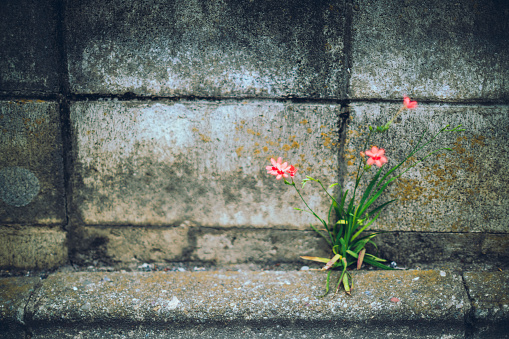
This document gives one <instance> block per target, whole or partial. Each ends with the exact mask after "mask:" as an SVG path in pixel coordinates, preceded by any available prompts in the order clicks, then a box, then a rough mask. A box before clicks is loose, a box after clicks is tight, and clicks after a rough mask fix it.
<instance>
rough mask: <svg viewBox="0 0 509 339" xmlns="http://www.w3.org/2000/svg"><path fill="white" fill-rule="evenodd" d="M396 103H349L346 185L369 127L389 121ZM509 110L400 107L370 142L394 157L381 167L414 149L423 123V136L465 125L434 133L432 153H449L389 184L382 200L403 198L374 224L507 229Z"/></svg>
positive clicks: (425, 228) (349, 186) (349, 184)
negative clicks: (455, 129) (387, 126)
mask: <svg viewBox="0 0 509 339" xmlns="http://www.w3.org/2000/svg"><path fill="white" fill-rule="evenodd" d="M399 107H400V106H399V105H396V104H376V103H355V104H352V105H351V120H350V122H349V126H348V130H347V132H346V133H347V139H346V140H345V149H344V153H343V158H344V159H345V161H347V171H348V175H347V176H346V179H345V187H346V189H350V190H352V189H353V186H354V183H355V173H356V171H357V166H358V164H359V157H360V156H359V152H360V151H361V150H363V147H364V143H365V138H366V136H367V134H368V132H369V130H368V126H369V125H372V126H378V125H382V124H385V123H386V122H388V121H389V120H390V119H391V118H392V116H393V115H394V114H395V113H396V111H397V110H398V108H399ZM508 110H509V107H508V106H504V105H500V106H476V105H472V106H470V105H468V106H467V105H446V104H442V105H434V104H420V105H419V106H418V107H417V109H415V110H406V111H404V112H403V113H401V115H400V116H399V117H398V118H397V119H396V121H395V123H393V124H392V126H391V128H390V129H389V130H388V131H387V132H386V133H384V134H375V135H374V136H373V137H372V138H371V140H370V143H369V146H371V145H377V146H378V147H381V148H384V149H385V154H386V156H387V159H388V160H389V162H388V163H387V164H386V165H384V166H385V167H386V168H387V169H386V170H385V171H387V170H388V169H389V168H391V167H393V166H395V165H397V164H398V163H399V162H400V161H402V160H403V159H404V158H405V157H406V156H407V155H408V153H410V151H411V150H412V149H413V148H414V147H415V145H417V142H418V140H419V137H420V136H421V135H422V134H423V132H424V131H425V130H426V129H427V130H428V134H426V136H425V138H424V139H423V140H429V138H430V137H431V136H432V135H435V134H436V133H438V131H439V130H440V129H441V128H442V127H444V126H446V125H448V124H449V125H450V128H452V127H456V126H457V125H459V124H462V125H463V126H462V127H463V128H465V129H466V131H464V132H455V133H445V134H444V135H443V137H439V138H438V139H436V142H433V143H432V144H430V146H429V148H427V149H428V150H429V151H433V150H435V149H439V148H443V147H450V148H452V151H450V152H449V151H441V152H439V153H437V154H435V155H432V156H431V157H429V158H427V159H426V160H425V161H424V162H423V163H421V164H419V165H417V166H416V167H414V168H412V169H410V170H409V171H408V172H406V173H405V174H404V175H403V176H402V177H401V178H400V179H398V180H397V181H395V182H393V183H392V184H391V186H389V188H388V189H387V190H386V191H385V192H384V193H383V195H382V198H381V199H380V201H379V204H381V203H382V202H384V201H388V200H391V199H398V201H397V202H395V203H394V204H392V205H391V206H389V207H388V208H387V209H386V210H385V212H383V213H382V214H381V216H380V218H379V219H378V220H377V221H376V224H373V226H372V228H374V229H382V230H387V231H399V230H404V231H424V232H492V233H508V232H509V228H508V225H507V222H506V221H507V218H508V211H509V200H508V197H509V186H508V183H509V176H508V174H507V173H508V172H509V171H508V168H507V163H508V161H507V160H509V158H508V154H509V140H508V135H509V120H508V119H507V117H508V116H509V114H508V113H509V111H508ZM369 146H368V147H369ZM426 154H428V152H425V151H423V152H420V153H417V154H416V155H415V156H414V157H413V159H411V160H412V161H416V160H419V159H422V158H423V157H424V156H425V155H426ZM376 170H377V168H376V166H374V167H373V168H372V169H371V170H370V171H369V173H367V174H366V175H367V176H365V179H363V180H366V179H367V180H369V179H370V178H371V177H372V175H374V173H375V172H376ZM385 171H384V172H382V173H386V172H385ZM396 173H398V172H396ZM364 182H367V181H364ZM361 192H363V190H361ZM377 205H378V204H377Z"/></svg>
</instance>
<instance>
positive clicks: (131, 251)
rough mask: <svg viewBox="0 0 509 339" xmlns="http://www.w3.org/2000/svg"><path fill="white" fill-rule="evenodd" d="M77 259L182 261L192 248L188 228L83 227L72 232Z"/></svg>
mask: <svg viewBox="0 0 509 339" xmlns="http://www.w3.org/2000/svg"><path fill="white" fill-rule="evenodd" d="M72 247H73V252H75V253H74V258H73V261H74V262H78V263H80V264H83V265H89V264H92V263H93V261H94V260H98V261H101V262H103V263H107V264H110V265H115V264H118V263H120V264H121V265H123V266H126V265H129V264H136V263H146V262H167V261H178V260H182V259H183V257H184V255H185V252H186V251H187V248H188V247H189V239H188V229H187V228H185V227H172V228H145V227H143V228H141V227H80V228H79V229H77V230H76V232H75V233H74V234H73V243H72Z"/></svg>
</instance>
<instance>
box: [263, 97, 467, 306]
mask: <svg viewBox="0 0 509 339" xmlns="http://www.w3.org/2000/svg"><path fill="white" fill-rule="evenodd" d="M416 107H417V102H416V101H411V100H410V98H409V97H407V96H405V97H404V98H403V106H402V107H401V108H400V109H399V110H398V111H397V112H396V114H395V115H394V116H393V117H392V119H391V120H389V121H388V122H387V123H386V124H385V125H382V126H378V127H375V128H373V127H371V126H369V133H368V135H367V137H366V141H365V144H364V148H363V150H365V151H361V152H360V155H361V160H360V163H359V165H358V168H357V175H356V178H355V186H354V189H353V192H349V190H346V191H344V192H343V189H342V188H341V187H340V190H339V195H338V197H337V198H336V197H334V196H333V195H332V194H331V193H329V191H328V189H330V188H332V187H334V186H336V185H338V183H335V184H332V185H330V186H329V187H328V188H325V186H324V185H323V183H322V182H321V181H320V180H319V179H315V178H312V177H310V176H306V178H305V179H303V180H302V188H304V186H305V185H306V183H308V182H309V181H313V182H315V183H317V184H318V185H320V187H321V189H322V190H323V191H324V192H325V194H326V195H327V196H328V198H329V199H330V201H331V203H330V207H329V211H328V215H327V218H326V219H324V218H321V217H320V216H318V215H317V214H316V213H315V212H314V211H313V210H312V209H311V207H309V205H308V204H307V202H306V200H305V199H304V198H303V196H302V194H301V192H300V191H299V188H298V187H297V185H296V184H295V181H294V180H293V179H294V177H295V175H296V173H297V169H296V168H295V167H294V166H293V165H289V164H288V163H287V162H283V160H282V158H281V157H280V158H278V159H277V160H275V159H271V166H267V168H266V169H267V171H268V172H267V173H269V174H272V175H275V176H276V179H277V180H280V179H283V181H284V183H285V184H286V185H290V186H293V187H294V188H295V190H296V191H297V194H298V195H299V197H300V198H301V200H302V201H303V202H304V205H305V206H306V209H300V208H295V209H296V210H298V211H302V212H306V213H310V214H311V215H313V216H314V217H316V218H317V219H318V220H319V221H320V224H321V226H319V227H320V228H318V227H316V226H314V225H313V224H311V228H313V230H315V231H316V232H317V233H318V234H319V235H320V236H322V237H323V238H324V239H325V240H326V241H327V244H328V245H329V247H330V249H331V252H332V254H331V255H332V258H321V257H310V256H302V257H301V258H303V259H306V260H312V261H317V262H320V263H324V264H325V266H324V267H323V268H322V269H321V270H323V271H328V272H327V280H326V284H325V294H324V295H323V296H325V295H327V294H328V293H329V285H330V276H331V272H332V270H334V269H337V270H341V275H340V278H339V280H338V283H337V287H336V293H337V292H338V291H339V289H340V287H341V285H343V287H344V289H345V292H346V293H347V294H350V293H351V289H352V288H353V280H352V276H351V274H350V272H349V271H347V268H348V267H349V266H351V265H354V264H356V265H357V269H360V268H361V266H362V263H363V262H365V263H367V264H370V265H372V266H375V267H379V268H382V269H388V270H389V269H393V268H392V267H390V266H386V265H384V264H383V262H385V261H386V260H385V259H382V258H379V257H377V256H376V255H373V254H370V253H367V252H366V245H367V244H372V245H373V246H375V248H377V247H376V244H375V243H374V242H373V238H374V237H375V236H376V235H377V234H379V233H381V231H377V232H372V233H368V234H365V233H363V232H367V231H368V227H369V226H371V224H373V222H375V221H376V220H377V219H378V217H379V216H380V213H381V212H382V211H383V210H384V209H385V208H386V207H387V206H388V205H390V204H392V203H393V202H395V201H396V200H397V199H393V200H390V201H387V202H384V203H382V204H378V205H377V204H376V202H377V200H378V198H379V197H380V196H381V195H382V193H383V192H384V190H385V189H386V188H387V187H388V186H389V185H390V184H391V183H392V182H394V181H395V180H397V179H398V178H399V177H401V176H402V175H403V174H405V173H406V172H408V171H409V170H410V169H411V168H413V167H415V166H416V165H417V164H419V163H421V162H423V161H424V160H426V159H427V158H428V157H430V156H431V155H433V154H435V153H437V152H439V151H452V149H450V148H448V147H444V148H439V149H436V150H434V151H431V152H428V153H427V154H426V155H425V156H423V157H422V158H420V159H419V160H417V161H415V162H413V163H412V164H411V165H410V166H408V167H407V168H406V169H405V170H404V171H401V172H400V173H399V174H395V173H394V171H396V170H397V169H398V168H400V167H401V166H402V165H403V164H404V163H405V162H407V161H408V160H409V159H410V158H411V157H414V156H415V155H416V154H417V153H420V152H422V151H423V150H424V149H425V148H427V146H429V145H430V143H431V142H432V141H433V140H435V139H436V138H437V137H438V136H439V135H440V134H442V133H445V132H460V131H464V129H461V128H460V127H461V125H458V126H457V127H455V128H453V129H448V128H449V125H447V126H445V127H444V128H442V129H441V130H440V131H439V132H438V133H436V134H435V135H431V137H429V138H428V139H427V140H425V136H426V134H427V130H425V131H424V132H423V133H422V135H421V136H420V138H419V140H418V142H417V143H416V145H415V146H414V147H413V149H412V150H411V151H410V153H409V154H408V155H407V156H406V157H405V158H404V159H403V161H401V162H400V163H399V164H397V165H396V166H394V167H392V168H391V169H390V170H388V171H387V172H386V173H385V174H384V175H382V171H383V169H384V168H383V165H384V164H386V163H387V158H386V156H385V150H384V149H383V148H378V147H376V146H372V147H371V148H369V149H367V148H368V145H369V141H370V138H371V136H372V134H373V133H385V132H387V130H389V128H390V126H391V124H392V123H393V121H394V119H395V118H396V117H397V116H398V115H399V114H400V113H401V112H403V111H404V110H406V109H414V108H416ZM366 157H368V159H367V160H366ZM373 165H375V166H377V167H378V168H379V169H378V170H377V171H376V173H375V174H374V175H372V177H371V179H370V180H369V182H368V184H367V186H366V188H365V190H364V192H363V193H362V195H358V193H359V192H358V189H359V184H360V182H361V179H362V178H363V176H364V174H366V173H368V171H370V170H371V168H372V166H373ZM288 178H289V179H290V181H288V180H287V179H288ZM349 193H350V194H349ZM359 198H360V200H359ZM334 214H335V215H334ZM334 217H335V218H334ZM333 220H337V221H335V222H333ZM323 296H322V297H323Z"/></svg>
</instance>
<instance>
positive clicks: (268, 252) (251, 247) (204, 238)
mask: <svg viewBox="0 0 509 339" xmlns="http://www.w3.org/2000/svg"><path fill="white" fill-rule="evenodd" d="M193 238H194V239H196V240H195V244H196V245H195V248H194V250H193V251H192V252H191V260H196V261H205V262H214V263H215V264H237V263H250V262H254V263H257V262H263V263H267V262H276V263H280V262H297V261H301V262H303V263H305V264H306V265H309V264H310V262H309V261H305V260H303V259H300V258H299V256H301V255H310V256H319V257H327V256H329V254H330V249H329V246H328V245H327V243H326V242H325V240H324V239H323V238H321V237H320V236H318V235H317V234H316V233H315V232H314V231H312V230H311V231H310V232H305V231H294V230H272V229H262V230H245V229H244V230H239V229H231V230H213V229H205V230H204V229H198V230H197V232H196V233H195V234H193Z"/></svg>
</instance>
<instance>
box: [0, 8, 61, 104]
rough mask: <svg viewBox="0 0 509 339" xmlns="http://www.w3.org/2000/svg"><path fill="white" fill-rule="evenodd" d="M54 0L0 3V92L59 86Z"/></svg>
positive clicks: (39, 90) (38, 90)
mask: <svg viewBox="0 0 509 339" xmlns="http://www.w3.org/2000/svg"><path fill="white" fill-rule="evenodd" d="M56 5H57V1H55V0H38V1H33V0H3V1H1V2H0V32H2V37H1V38H0V93H20V94H31V93H49V92H53V93H54V92H56V91H58V89H59V82H58V79H59V75H58V61H59V58H58V48H57V36H56V35H55V31H56V26H57V15H58V11H57V7H56Z"/></svg>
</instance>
